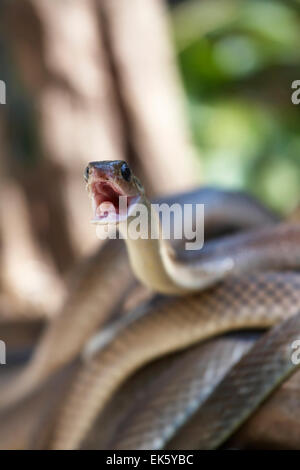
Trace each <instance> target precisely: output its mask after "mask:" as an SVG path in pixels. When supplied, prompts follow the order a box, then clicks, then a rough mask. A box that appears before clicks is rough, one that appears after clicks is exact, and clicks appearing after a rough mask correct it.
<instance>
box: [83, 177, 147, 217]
mask: <svg viewBox="0 0 300 470" xmlns="http://www.w3.org/2000/svg"><path fill="white" fill-rule="evenodd" d="M90 192H91V198H92V205H93V210H94V217H93V219H92V220H91V222H92V223H102V224H110V223H111V224H116V223H118V222H121V221H122V220H126V218H127V217H128V215H129V212H130V208H131V207H132V206H133V203H134V202H135V201H136V200H137V199H138V196H127V195H126V194H125V193H124V192H123V191H122V189H121V188H120V187H119V186H118V185H117V184H114V183H113V182H112V181H108V180H99V179H97V180H96V181H93V182H92V183H91V184H90Z"/></svg>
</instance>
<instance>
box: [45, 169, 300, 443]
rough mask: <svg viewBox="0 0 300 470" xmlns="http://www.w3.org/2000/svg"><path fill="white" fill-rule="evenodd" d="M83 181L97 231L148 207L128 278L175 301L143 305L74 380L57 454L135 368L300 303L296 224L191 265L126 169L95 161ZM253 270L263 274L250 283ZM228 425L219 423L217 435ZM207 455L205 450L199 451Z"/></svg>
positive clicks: (221, 247)
mask: <svg viewBox="0 0 300 470" xmlns="http://www.w3.org/2000/svg"><path fill="white" fill-rule="evenodd" d="M86 180H87V187H88V190H89V193H90V195H91V198H92V201H93V207H94V211H95V214H94V222H95V223H100V224H107V223H110V224H112V223H113V224H118V225H119V230H120V231H121V233H123V234H125V235H127V233H126V230H127V225H126V224H125V222H128V220H129V221H132V220H134V219H135V217H136V216H135V215H133V208H134V206H135V205H136V204H137V203H139V204H141V205H143V206H144V207H145V208H146V213H147V217H148V222H149V223H151V224H153V225H154V234H155V236H154V237H153V238H148V239H131V238H126V245H127V249H128V254H129V259H130V263H131V266H132V269H133V271H134V273H135V275H136V276H137V277H138V279H140V280H141V281H142V282H143V283H144V284H145V285H146V286H148V287H150V288H151V289H153V290H154V291H157V292H160V293H163V294H168V295H170V294H171V295H175V296H178V295H179V296H180V297H179V298H178V299H176V298H172V299H170V298H167V297H165V298H162V299H158V300H157V302H155V303H154V304H153V303H150V305H148V306H147V305H145V312H147V308H148V309H149V311H150V312H149V314H148V315H147V314H146V313H145V314H144V315H143V316H142V318H139V319H138V320H136V321H135V322H133V323H132V324H131V325H130V326H129V327H128V328H125V329H124V331H122V332H121V334H119V335H117V336H116V338H115V339H113V340H112V341H111V342H110V343H109V344H108V345H107V346H106V347H105V348H104V349H103V350H101V351H99V352H98V353H96V354H95V355H94V357H93V358H92V359H90V361H89V363H88V364H87V365H86V366H85V367H84V369H83V371H82V372H81V373H80V374H79V377H78V379H77V381H75V384H74V387H73V390H72V391H71V393H70V395H69V397H68V400H67V401H66V404H65V407H64V408H63V409H62V412H61V415H60V418H59V420H58V423H57V426H56V428H55V430H54V436H53V442H52V447H53V448H61V449H66V448H68V449H69V448H70V449H71V448H76V447H78V445H79V444H80V442H81V440H82V438H83V437H84V436H85V434H86V432H87V430H88V429H89V428H90V426H91V424H92V422H93V420H94V419H95V416H96V415H97V413H99V412H100V411H101V410H102V409H103V407H104V406H105V404H106V403H107V401H108V399H109V397H110V396H111V394H112V393H113V392H114V391H115V390H116V388H117V387H118V385H120V384H121V383H122V382H123V381H124V380H125V379H126V378H127V377H128V376H129V375H130V374H131V373H133V372H134V371H135V370H136V369H137V368H138V367H140V366H142V365H143V364H145V363H147V362H149V361H151V360H153V359H154V358H156V357H159V356H161V355H163V354H167V353H170V352H172V351H176V350H179V349H183V348H186V347H187V346H189V345H192V344H195V343H196V342H199V341H200V340H203V339H206V338H208V337H211V336H215V335H217V334H220V333H222V332H226V331H231V330H235V329H245V328H266V327H270V326H272V325H274V324H276V323H277V322H279V321H281V320H285V319H288V318H289V317H290V316H293V315H295V314H296V313H297V312H298V310H299V300H300V292H299V282H300V277H299V275H298V274H297V273H296V272H288V271H290V270H297V269H298V268H299V266H300V226H298V225H297V224H278V225H276V226H266V227H265V228H262V229H256V230H254V231H249V232H246V233H243V234H238V235H233V236H230V237H228V238H224V239H223V240H222V241H220V242H218V243H216V242H209V243H207V244H206V245H205V246H204V249H203V250H200V252H199V253H193V256H190V255H189V254H187V253H185V254H182V255H181V256H179V255H178V254H177V253H176V252H175V251H174V249H173V248H171V246H170V245H169V244H168V243H167V242H166V241H165V240H163V239H162V236H161V234H162V228H161V226H160V221H159V218H158V216H157V214H156V213H155V211H154V210H153V208H152V206H151V205H150V203H149V202H148V200H147V198H146V197H145V194H144V191H143V188H142V186H141V184H140V182H139V181H138V180H137V178H136V177H135V176H134V175H133V174H132V172H131V170H130V169H129V167H128V166H127V164H126V163H125V162H122V161H116V162H92V163H90V164H89V166H88V167H87V170H86ZM120 196H124V197H126V199H127V210H126V213H119V212H118V208H117V201H118V199H119V197H120ZM281 270H285V271H287V272H280V271H281ZM251 271H253V272H254V271H260V272H259V273H257V274H251V275H249V274H248V272H251ZM272 271H277V272H272ZM214 284H217V285H216V286H215V287H212V286H213V285H214ZM197 291H203V292H199V293H198V294H196V292H197ZM187 294H190V295H187ZM296 317H297V318H298V316H297V315H296ZM297 318H296V320H295V321H294V323H292V324H291V323H288V326H289V328H287V331H288V333H289V334H288V335H287V339H288V340H289V341H290V340H291V330H292V326H293V327H294V328H295V327H296V328H297V327H298V323H299V321H298V320H297ZM291 325H292V326H291ZM275 336H276V335H275ZM282 351H283V348H282V347H281V348H279V349H278V356H279V357H280V354H281V355H282ZM278 356H277V359H278ZM287 361H288V359H287V358H286V356H284V360H283V361H282V363H281V362H280V361H278V367H277V369H276V374H274V375H273V376H272V380H273V377H274V381H272V380H270V384H269V385H270V387H271V388H272V387H273V386H275V384H276V383H278V382H279V381H280V380H279V378H280V376H281V375H282V376H285V375H286V374H287V371H289V370H291V369H292V367H288V366H287ZM281 366H282V369H280V367H281ZM261 367H262V368H263V367H264V363H263V358H261ZM265 367H266V368H267V367H268V364H265ZM281 372H282V374H281ZM252 379H253V377H252ZM260 380H261V376H260ZM265 394H266V393H264V394H263V393H262V394H261V395H260V396H265ZM254 402H255V403H256V402H257V403H258V402H259V400H256V401H255V400H254ZM241 415H243V416H244V415H245V413H244V414H243V413H241ZM236 419H237V420H239V418H235V420H236ZM226 424H227V423H226V422H223V423H222V426H223V428H225V427H226ZM235 425H236V421H235ZM223 434H224V433H223ZM215 441H216V437H215V436H214V442H215ZM205 447H211V446H210V445H209V444H208V443H207V442H206V444H205Z"/></svg>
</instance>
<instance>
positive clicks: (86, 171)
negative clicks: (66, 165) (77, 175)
mask: <svg viewBox="0 0 300 470" xmlns="http://www.w3.org/2000/svg"><path fill="white" fill-rule="evenodd" d="M89 176H90V167H89V166H87V167H86V169H85V170H84V174H83V177H84V179H85V181H86V182H88V180H89Z"/></svg>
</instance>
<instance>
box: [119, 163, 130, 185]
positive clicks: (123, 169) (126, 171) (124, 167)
mask: <svg viewBox="0 0 300 470" xmlns="http://www.w3.org/2000/svg"><path fill="white" fill-rule="evenodd" d="M121 175H122V176H123V178H124V180H125V181H128V182H129V181H130V179H131V170H130V168H129V166H128V165H127V163H123V165H122V166H121Z"/></svg>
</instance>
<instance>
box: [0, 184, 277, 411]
mask: <svg viewBox="0 0 300 470" xmlns="http://www.w3.org/2000/svg"><path fill="white" fill-rule="evenodd" d="M154 202H159V203H169V204H170V203H177V204H181V205H182V206H183V205H184V204H190V203H195V202H196V203H201V204H204V205H205V209H206V224H205V237H207V238H209V239H211V238H213V237H216V236H217V235H219V234H220V233H225V234H226V233H232V232H236V231H239V230H248V229H254V228H256V227H259V226H262V225H265V224H267V225H274V224H277V223H278V220H279V218H278V216H277V215H276V214H274V213H273V212H272V211H270V210H268V209H266V208H264V207H263V206H262V205H261V204H259V203H258V202H257V201H256V200H255V199H254V198H252V197H250V196H249V195H247V194H245V193H242V192H237V191H230V190H221V189H219V188H214V187H201V188H196V189H194V190H191V191H187V192H185V193H179V194H176V195H171V196H168V197H164V198H158V199H156V200H155V201H154ZM180 242H181V240H173V243H174V244H175V245H176V246H177V247H178V243H180ZM69 283H70V285H71V289H70V292H69V295H68V298H67V300H66V302H65V305H64V306H63V308H62V310H61V311H60V312H58V313H57V315H56V316H55V318H53V319H51V320H50V321H49V323H48V325H47V326H46V328H45V330H44V332H43V334H42V335H41V338H40V340H39V341H38V344H37V346H36V348H35V350H34V352H33V355H32V358H31V360H30V361H29V363H28V365H26V366H25V367H24V369H23V370H22V371H21V372H20V373H19V375H18V377H16V378H15V379H14V380H12V381H9V382H8V383H7V384H5V385H2V386H1V387H0V410H1V409H6V408H8V407H12V406H14V405H15V404H16V403H18V402H19V401H20V400H23V399H24V398H25V397H26V396H27V395H29V394H30V393H32V392H33V391H34V390H35V389H36V388H38V387H41V385H42V384H43V383H44V382H45V381H46V380H47V379H48V377H50V376H51V375H53V374H54V373H55V372H56V371H57V370H59V369H60V368H61V367H63V366H64V365H65V364H67V363H68V362H69V361H72V360H73V359H74V358H75V357H76V356H77V355H78V354H80V352H81V350H82V348H83V346H84V345H85V343H86V341H87V340H88V339H89V337H90V336H91V335H92V334H93V333H94V332H95V330H97V329H101V327H102V326H103V325H105V323H106V322H107V321H109V319H110V318H111V316H112V315H113V314H114V311H118V308H119V306H120V303H122V299H123V298H124V296H125V295H126V293H127V292H128V291H129V290H130V288H131V287H132V286H133V285H134V277H133V274H132V270H131V269H130V266H129V262H128V259H127V256H126V250H125V247H124V242H123V241H122V240H108V241H106V242H105V243H104V244H103V245H101V246H100V248H99V249H97V250H96V251H95V252H94V253H92V254H91V255H90V256H89V257H87V258H86V259H84V260H83V261H82V262H81V263H80V264H79V266H77V267H76V269H75V270H74V273H73V275H72V276H71V277H70V282H69ZM112 292H114V295H111V293H112ZM8 345H9V343H8Z"/></svg>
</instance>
